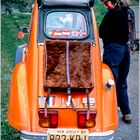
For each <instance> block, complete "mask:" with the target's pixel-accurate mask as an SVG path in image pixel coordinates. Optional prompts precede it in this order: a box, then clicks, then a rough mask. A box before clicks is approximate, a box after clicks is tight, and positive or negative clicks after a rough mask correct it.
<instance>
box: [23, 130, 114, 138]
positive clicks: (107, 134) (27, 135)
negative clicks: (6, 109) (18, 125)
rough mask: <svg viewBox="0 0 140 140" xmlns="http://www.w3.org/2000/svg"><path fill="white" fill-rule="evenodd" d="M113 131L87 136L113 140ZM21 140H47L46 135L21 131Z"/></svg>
mask: <svg viewBox="0 0 140 140" xmlns="http://www.w3.org/2000/svg"><path fill="white" fill-rule="evenodd" d="M113 134H114V131H113V130H110V131H106V132H94V133H90V134H89V140H113ZM20 139H21V140H47V133H44V132H43V133H42V132H29V131H21V138H20Z"/></svg>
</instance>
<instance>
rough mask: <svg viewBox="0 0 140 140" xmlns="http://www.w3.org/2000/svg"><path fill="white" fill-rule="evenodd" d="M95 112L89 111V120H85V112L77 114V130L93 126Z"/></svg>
mask: <svg viewBox="0 0 140 140" xmlns="http://www.w3.org/2000/svg"><path fill="white" fill-rule="evenodd" d="M96 114H97V113H96V111H90V115H89V118H88V120H87V111H78V112H77V121H78V122H77V123H78V127H79V128H91V127H94V126H95V118H96Z"/></svg>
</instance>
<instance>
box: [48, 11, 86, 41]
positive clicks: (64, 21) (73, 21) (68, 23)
mask: <svg viewBox="0 0 140 140" xmlns="http://www.w3.org/2000/svg"><path fill="white" fill-rule="evenodd" d="M45 34H46V35H47V36H48V37H50V38H60V39H63V38H64V39H65V38H66V39H83V38H85V37H86V36H87V35H88V30H87V24H86V19H85V16H84V15H83V14H82V13H79V12H51V13H49V14H47V16H46V24H45Z"/></svg>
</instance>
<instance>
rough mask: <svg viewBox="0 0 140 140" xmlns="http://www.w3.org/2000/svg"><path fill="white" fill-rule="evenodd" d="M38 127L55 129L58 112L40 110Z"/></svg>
mask: <svg viewBox="0 0 140 140" xmlns="http://www.w3.org/2000/svg"><path fill="white" fill-rule="evenodd" d="M38 114H39V125H40V126H41V127H44V128H56V127H57V125H58V111H55V110H47V114H46V113H45V111H44V109H40V110H39V112H38Z"/></svg>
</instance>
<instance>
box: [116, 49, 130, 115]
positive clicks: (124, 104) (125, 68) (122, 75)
mask: <svg viewBox="0 0 140 140" xmlns="http://www.w3.org/2000/svg"><path fill="white" fill-rule="evenodd" d="M129 68H130V53H129V50H125V53H124V58H123V60H122V62H121V63H120V65H119V71H118V82H117V94H118V104H119V106H120V109H121V112H122V114H123V115H126V114H130V113H131V111H130V107H129V100H128V94H127V76H128V73H129Z"/></svg>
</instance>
